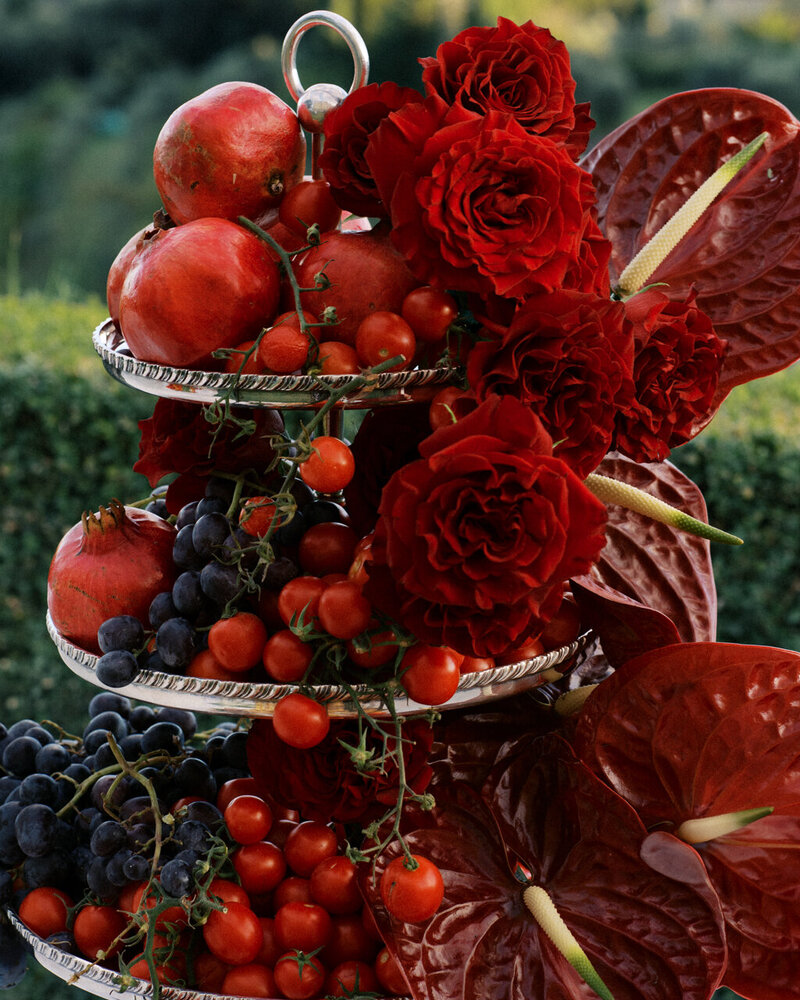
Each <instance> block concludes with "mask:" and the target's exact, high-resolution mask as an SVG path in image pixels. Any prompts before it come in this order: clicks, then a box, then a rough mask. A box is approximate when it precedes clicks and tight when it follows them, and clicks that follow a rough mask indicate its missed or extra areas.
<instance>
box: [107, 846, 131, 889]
mask: <svg viewBox="0 0 800 1000" xmlns="http://www.w3.org/2000/svg"><path fill="white" fill-rule="evenodd" d="M133 856H134V854H133V851H132V850H131V849H130V848H129V847H123V848H121V849H120V850H119V851H117V852H116V854H112V855H111V857H110V858H109V859H108V863H107V864H106V877H107V878H108V881H109V882H110V883H111V884H112V885H113V886H115V887H116V888H117V889H123V888H124V887H125V886H126V885H127V884H128V882H129V879H128V876H127V875H126V874H125V870H124V869H125V862H126V861H127V860H128V858H132V857H133Z"/></svg>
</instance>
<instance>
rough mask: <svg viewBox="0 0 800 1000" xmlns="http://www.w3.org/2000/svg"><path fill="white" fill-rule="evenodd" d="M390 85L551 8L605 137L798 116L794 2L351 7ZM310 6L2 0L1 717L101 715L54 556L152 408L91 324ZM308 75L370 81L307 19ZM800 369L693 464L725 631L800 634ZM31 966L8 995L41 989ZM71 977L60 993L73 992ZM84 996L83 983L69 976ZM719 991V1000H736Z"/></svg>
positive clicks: (414, 82) (112, 475)
mask: <svg viewBox="0 0 800 1000" xmlns="http://www.w3.org/2000/svg"><path fill="white" fill-rule="evenodd" d="M327 6H328V7H329V9H332V10H335V11H337V12H338V13H341V14H343V15H344V16H346V17H348V18H349V19H350V20H351V21H353V23H354V24H355V25H356V26H357V27H358V28H359V30H360V31H361V33H362V34H363V35H364V38H365V40H366V42H367V45H368V48H369V51H370V56H371V72H370V79H371V80H374V81H380V80H385V79H393V80H395V81H396V82H398V83H401V84H405V85H409V86H418V85H419V68H418V66H417V62H416V59H417V57H419V56H424V55H430V54H433V52H434V51H435V49H436V46H437V45H438V44H439V43H440V42H442V41H444V40H446V39H447V38H450V37H452V36H453V35H454V34H455V33H456V32H457V31H459V30H460V29H461V28H463V27H466V26H467V25H470V24H490V23H494V21H495V20H496V18H497V16H498V15H503V16H506V17H509V18H511V19H513V20H516V21H520V22H521V21H525V20H527V19H532V20H533V21H534V22H535V23H537V24H539V25H543V26H546V27H548V28H550V30H551V31H552V32H553V34H554V35H556V36H557V37H559V38H561V39H563V40H564V41H565V42H566V43H567V45H568V46H569V49H570V52H571V56H572V67H573V75H574V76H575V79H576V81H577V84H578V88H577V97H578V99H579V100H589V101H591V105H592V114H593V117H594V118H595V120H596V121H597V127H596V129H595V133H594V134H595V136H596V137H597V138H599V137H601V136H603V135H605V134H606V133H608V132H609V131H610V130H612V129H613V128H614V127H615V126H616V125H618V124H620V123H621V122H623V121H624V120H625V119H627V118H628V117H629V116H630V115H632V114H633V113H635V112H637V111H639V110H641V109H642V108H644V107H646V106H648V105H649V104H651V103H653V102H654V101H656V100H658V99H660V98H661V97H665V96H667V95H669V94H672V93H675V92H678V91H682V90H689V89H694V88H698V87H707V86H734V87H741V88H745V89H751V90H757V91H760V92H762V93H765V94H767V95H769V96H770V97H772V98H774V99H775V100H777V101H779V102H780V103H782V104H784V105H786V106H787V107H788V108H789V109H790V110H791V111H792V112H793V113H794V114H796V115H800V7H798V4H797V0H749V2H748V0H669V2H659V0H558V2H544V0H543V2H536V0H525V2H523V0H491V2H479V0H403V2H402V3H400V2H394V0H349V2H348V0H342V2H336V3H331V4H328V5H327ZM310 9H314V7H313V5H312V4H309V3H306V2H300V0H280V2H277V3H276V2H272V3H270V2H267V0H0V444H1V445H2V447H0V720H2V721H3V722H5V723H6V724H9V723H11V722H13V721H15V720H16V719H19V718H23V717H31V718H36V719H44V718H54V719H56V720H59V721H62V722H64V721H65V720H70V723H71V724H72V725H73V726H74V729H75V730H80V729H81V728H82V726H83V721H84V715H85V706H86V704H87V702H88V699H89V697H90V695H91V692H88V691H87V690H86V685H85V684H84V683H83V682H81V681H79V680H78V679H77V678H75V677H73V676H72V675H71V674H70V673H69V672H68V671H67V670H66V668H65V667H63V666H62V664H61V662H60V660H59V658H58V655H57V654H56V652H55V650H54V648H53V646H52V644H51V643H50V640H49V638H48V636H47V633H46V630H45V626H44V613H45V580H46V575H47V567H48V565H49V561H50V558H51V556H52V553H53V550H54V549H55V546H56V545H57V543H58V541H59V539H60V538H61V536H62V535H63V533H64V532H65V531H66V530H67V528H69V527H70V526H71V525H72V524H73V523H75V522H76V521H77V520H78V519H79V518H80V515H81V512H82V511H83V510H85V509H96V507H97V506H98V505H99V504H100V503H106V502H108V500H109V499H111V498H112V497H119V498H121V499H123V500H130V499H136V498H138V497H139V496H142V495H143V494H144V492H145V483H144V480H143V479H142V478H141V477H138V476H135V475H134V474H133V473H132V471H131V465H132V464H133V462H134V461H135V459H136V454H137V445H138V429H137V420H139V419H141V418H143V417H146V416H148V415H149V413H150V412H151V410H152V405H153V402H152V400H151V399H150V398H147V397H145V396H143V395H141V394H139V393H136V392H134V391H133V390H130V389H127V388H125V387H122V386H119V385H118V384H117V383H115V382H113V381H112V380H111V379H110V378H109V377H108V376H107V375H106V374H105V373H104V371H103V369H102V366H101V364H100V362H99V360H98V359H97V357H96V356H95V354H94V351H93V349H92V345H91V332H92V330H93V329H94V327H95V326H96V325H97V324H98V323H100V322H101V321H102V320H103V319H104V318H105V316H106V307H105V302H104V292H105V280H106V274H107V271H108V268H109V265H110V264H111V262H112V261H113V259H114V257H115V256H116V253H117V251H118V250H119V249H120V247H121V246H122V245H123V244H124V243H125V242H126V241H127V239H128V238H129V237H130V236H131V235H132V234H133V233H134V232H136V231H137V230H139V229H140V228H141V227H142V226H143V225H145V224H146V223H147V222H148V221H149V220H150V218H151V216H152V215H153V213H154V211H156V210H157V209H158V207H159V205H158V200H157V195H156V192H155V187H154V185H153V181H152V175H151V165H152V149H153V145H154V143H155V139H156V136H157V135H158V132H159V130H160V128H161V126H162V124H163V123H164V121H165V120H166V118H167V117H168V116H169V114H170V113H171V112H172V111H173V110H174V109H175V108H176V107H177V106H178V105H180V104H181V103H183V102H184V101H186V100H187V99H189V98H190V97H193V96H195V95H196V94H198V93H200V92H201V91H203V90H205V89H206V88H208V87H210V86H212V85H214V84H216V83H220V82H223V81H226V80H237V79H238V80H248V81H252V82H255V83H260V84H262V85H264V86H266V87H268V88H270V89H271V90H273V91H274V92H275V93H277V94H278V95H279V96H280V97H282V98H283V99H284V100H287V101H288V100H290V98H289V97H288V93H287V91H286V88H285V85H284V83H283V79H282V74H281V68H280V49H281V43H282V39H283V36H284V34H285V32H286V31H287V29H288V28H289V27H290V26H291V24H292V23H293V22H294V20H295V19H296V18H297V17H299V16H300V15H301V14H303V13H306V12H307V11H308V10H310ZM298 63H299V70H300V76H301V79H302V81H303V83H304V84H305V85H306V86H308V85H309V84H311V83H314V82H319V81H331V82H335V83H339V84H341V85H343V86H345V87H347V86H349V84H350V80H351V78H352V64H351V61H350V56H349V53H348V51H347V48H346V47H345V46H344V44H343V43H342V42H341V41H340V40H339V39H338V37H337V36H336V35H335V34H334V33H333V32H330V31H328V30H325V29H317V30H315V31H313V32H310V33H309V34H308V35H306V36H305V37H304V39H303V41H302V44H301V46H300V51H299V56H298ZM798 418H800V369H798V368H797V366H795V368H793V369H790V370H789V371H787V372H784V373H782V374H780V375H778V376H775V377H772V378H770V379H769V380H768V382H755V383H751V384H750V385H749V386H747V387H744V388H741V389H738V390H736V391H735V392H734V393H733V394H732V395H731V397H730V398H729V400H728V401H727V402H726V404H725V406H724V407H723V409H722V411H721V412H720V413H719V415H718V416H717V417H716V418H715V420H714V421H713V422H712V424H711V426H710V427H709V428H708V429H707V431H706V432H705V433H704V434H703V435H702V436H701V437H700V438H699V439H698V440H697V441H695V442H692V443H691V444H690V445H687V446H686V447H684V448H682V449H680V451H679V452H677V453H675V454H674V455H673V459H674V461H675V462H676V464H678V465H679V466H680V467H681V468H682V469H683V470H684V471H685V472H686V473H687V474H688V475H689V476H691V478H693V479H694V480H695V481H696V482H697V483H698V485H700V487H701V488H702V490H703V492H704V494H705V496H706V499H707V503H708V507H709V513H710V519H711V520H712V521H713V522H714V523H716V524H718V525H720V526H721V527H723V528H726V529H728V530H730V531H733V532H735V533H737V534H739V535H741V536H742V537H744V539H745V541H746V545H745V547H744V548H738V549H731V550H715V566H716V569H717V582H718V594H719V609H720V614H719V635H718V638H719V639H721V640H724V641H733V642H752V643H760V644H765V645H775V646H782V647H786V648H794V649H800V542H799V541H798V540H799V539H800V443H798V433H797V427H798ZM37 981H38V980H34V979H32V977H28V980H26V982H25V983H23V984H22V985H21V986H19V987H17V988H16V989H15V990H12V991H11V992H12V993H13V994H14V996H15V997H19V998H23V997H27V996H30V997H36V996H41V995H43V993H44V987H43V986H41V985H38V986H37ZM57 990H58V987H56V988H55V989H53V988H51V984H48V987H47V992H48V995H50V996H51V997H56V996H57V995H60V994H59V993H57ZM64 995H66V996H69V995H74V991H72V990H68V989H67V988H66V987H65V988H64ZM720 1000H722V998H721V997H720Z"/></svg>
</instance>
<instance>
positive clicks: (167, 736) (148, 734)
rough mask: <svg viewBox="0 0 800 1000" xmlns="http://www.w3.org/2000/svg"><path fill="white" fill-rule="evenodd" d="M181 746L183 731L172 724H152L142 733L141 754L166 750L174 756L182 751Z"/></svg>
mask: <svg viewBox="0 0 800 1000" xmlns="http://www.w3.org/2000/svg"><path fill="white" fill-rule="evenodd" d="M183 744H184V735H183V730H182V729H181V727H180V726H179V725H177V724H176V723H174V722H154V723H153V725H152V726H150V727H149V728H148V729H145V731H144V732H143V733H142V753H151V752H152V751H153V750H167V751H168V752H169V753H172V754H175V753H179V752H180V751H181V750H182V749H183Z"/></svg>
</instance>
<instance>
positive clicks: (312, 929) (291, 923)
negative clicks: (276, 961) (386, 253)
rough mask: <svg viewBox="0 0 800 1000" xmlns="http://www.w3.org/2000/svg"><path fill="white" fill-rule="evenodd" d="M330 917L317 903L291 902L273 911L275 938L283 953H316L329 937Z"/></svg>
mask: <svg viewBox="0 0 800 1000" xmlns="http://www.w3.org/2000/svg"><path fill="white" fill-rule="evenodd" d="M332 926H333V925H332V923H331V915H330V913H328V911H327V910H326V909H325V908H324V907H322V906H320V905H319V904H318V903H303V902H301V901H300V900H293V901H290V902H288V903H284V905H283V906H281V907H280V908H279V909H277V910H276V911H275V937H276V938H277V940H278V944H280V945H281V946H282V948H283V949H284V951H289V950H290V949H296V950H297V951H316V950H317V949H318V948H322V947H323V946H324V945H325V944H326V943H327V941H328V938H329V937H330V936H331V929H332Z"/></svg>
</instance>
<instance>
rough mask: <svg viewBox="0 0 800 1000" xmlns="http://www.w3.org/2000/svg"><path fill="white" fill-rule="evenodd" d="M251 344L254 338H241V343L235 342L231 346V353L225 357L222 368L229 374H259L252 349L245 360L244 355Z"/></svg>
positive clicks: (256, 360) (258, 367) (259, 370)
mask: <svg viewBox="0 0 800 1000" xmlns="http://www.w3.org/2000/svg"><path fill="white" fill-rule="evenodd" d="M253 344H255V341H254V340H243V341H242V343H241V344H237V345H236V347H235V348H233V353H232V354H230V355H229V356H228V357H227V358H225V364H224V366H223V369H222V370H223V371H225V372H227V373H228V374H229V375H237V374H238V375H260V374H261V371H262V370H261V367H260V365H259V363H258V358H257V357H256V352H255V351H253V353H252V354H250V355H249V356H248V357H247V360H245V355H246V354H247V352H248V351H249V350H250V348H251V347H252V346H253Z"/></svg>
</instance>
